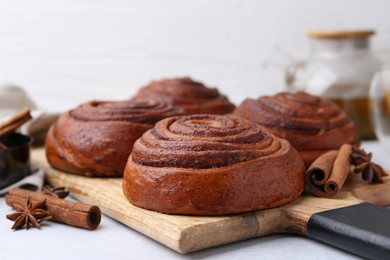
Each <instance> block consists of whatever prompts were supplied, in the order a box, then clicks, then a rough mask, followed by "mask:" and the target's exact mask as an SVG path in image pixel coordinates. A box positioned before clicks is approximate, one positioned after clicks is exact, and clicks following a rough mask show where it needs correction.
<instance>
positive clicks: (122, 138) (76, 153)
mask: <svg viewBox="0 0 390 260" xmlns="http://www.w3.org/2000/svg"><path fill="white" fill-rule="evenodd" d="M181 114H183V111H182V110H179V109H176V108H174V107H172V106H170V105H167V104H164V103H161V102H157V101H153V102H149V101H148V102H146V101H120V102H102V101H92V102H88V103H85V104H82V105H80V106H79V107H77V108H75V109H73V110H71V111H69V112H66V113H64V114H62V115H61V116H60V117H59V119H58V120H57V122H56V123H54V124H53V125H52V126H51V128H50V130H49V132H48V134H47V137H46V155H47V158H48V161H49V163H50V164H51V165H52V166H53V167H54V168H57V169H60V170H63V171H66V172H70V173H74V174H80V175H86V176H99V177H119V176H122V175H123V169H124V167H125V164H126V161H127V158H128V157H129V154H130V153H131V149H132V147H133V144H134V142H135V140H137V139H138V138H139V137H140V136H141V135H142V134H143V133H144V132H145V131H147V130H148V129H150V128H152V127H153V125H154V123H156V122H157V121H159V120H161V119H163V118H166V117H169V116H176V115H181Z"/></svg>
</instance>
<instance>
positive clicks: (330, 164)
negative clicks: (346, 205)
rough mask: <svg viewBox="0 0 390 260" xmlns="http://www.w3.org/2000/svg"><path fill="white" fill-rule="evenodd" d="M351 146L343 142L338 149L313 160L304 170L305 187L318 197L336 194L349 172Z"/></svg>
mask: <svg viewBox="0 0 390 260" xmlns="http://www.w3.org/2000/svg"><path fill="white" fill-rule="evenodd" d="M351 152H352V146H351V145H350V144H344V145H342V146H341V148H340V150H339V151H330V152H327V153H325V154H323V155H322V156H320V157H319V158H317V160H315V161H314V162H313V163H312V165H311V166H310V167H309V169H308V170H307V172H306V175H305V179H306V187H307V189H308V190H309V191H310V192H312V193H313V194H314V195H316V196H318V197H326V198H329V197H332V196H334V195H336V194H337V193H338V192H339V190H340V189H341V187H342V186H343V184H344V182H345V180H346V179H347V177H348V174H349V173H350V168H351V162H350V154H351Z"/></svg>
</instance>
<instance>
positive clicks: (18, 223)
mask: <svg viewBox="0 0 390 260" xmlns="http://www.w3.org/2000/svg"><path fill="white" fill-rule="evenodd" d="M45 203H46V200H43V201H40V202H37V203H35V204H33V203H32V202H31V198H30V197H28V198H27V200H26V203H25V205H24V207H22V206H19V205H16V204H15V205H14V208H15V209H16V211H18V212H16V213H12V214H8V215H7V218H8V219H9V220H12V221H15V223H14V225H13V226H12V229H15V230H18V229H21V228H23V227H25V228H26V229H29V228H30V224H32V225H33V226H34V227H36V228H40V227H41V225H40V224H39V223H41V222H42V221H45V220H48V219H51V216H50V215H49V212H48V211H47V210H44V207H45Z"/></svg>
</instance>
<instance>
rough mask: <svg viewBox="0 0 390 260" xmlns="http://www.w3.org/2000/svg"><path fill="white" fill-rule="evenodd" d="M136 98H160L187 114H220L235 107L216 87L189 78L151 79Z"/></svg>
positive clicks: (228, 111)
mask: <svg viewBox="0 0 390 260" xmlns="http://www.w3.org/2000/svg"><path fill="white" fill-rule="evenodd" d="M138 98H141V99H156V100H162V101H164V102H167V103H170V104H173V105H175V106H177V107H180V108H182V109H183V110H184V111H186V113H187V114H216V115H222V114H227V113H230V112H232V111H233V109H234V107H235V106H234V105H233V104H232V103H231V102H230V101H229V100H228V99H227V97H226V96H224V95H221V94H220V93H219V91H218V90H217V89H216V88H208V87H206V86H205V85H203V84H202V83H200V82H197V81H194V80H192V79H190V78H173V79H162V80H159V81H152V82H151V83H150V84H149V85H147V86H145V87H143V88H141V89H140V90H139V91H138V93H137V94H136V96H135V97H134V99H138Z"/></svg>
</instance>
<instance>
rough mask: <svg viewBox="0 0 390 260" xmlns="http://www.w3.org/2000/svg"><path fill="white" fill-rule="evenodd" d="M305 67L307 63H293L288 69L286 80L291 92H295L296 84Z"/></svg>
mask: <svg viewBox="0 0 390 260" xmlns="http://www.w3.org/2000/svg"><path fill="white" fill-rule="evenodd" d="M304 67H305V61H297V62H293V63H291V64H289V65H288V66H287V67H286V70H285V75H284V78H285V82H286V84H287V88H288V90H289V91H295V89H294V82H295V80H296V78H297V75H298V74H299V73H300V72H301V71H302V69H303V68H304Z"/></svg>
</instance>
